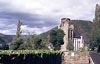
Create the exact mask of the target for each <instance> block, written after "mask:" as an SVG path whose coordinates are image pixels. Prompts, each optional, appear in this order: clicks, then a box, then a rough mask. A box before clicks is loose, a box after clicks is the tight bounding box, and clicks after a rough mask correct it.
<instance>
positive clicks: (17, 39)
mask: <svg viewBox="0 0 100 64" xmlns="http://www.w3.org/2000/svg"><path fill="white" fill-rule="evenodd" d="M21 25H22V23H21V22H20V20H19V21H18V24H17V32H16V36H15V38H14V39H13V41H12V43H11V45H10V49H12V50H17V49H20V48H19V47H20V45H21V44H23V39H22V38H21Z"/></svg>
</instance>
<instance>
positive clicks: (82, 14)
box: [0, 0, 100, 34]
mask: <svg viewBox="0 0 100 64" xmlns="http://www.w3.org/2000/svg"><path fill="white" fill-rule="evenodd" d="M0 3H3V4H5V5H7V6H5V7H4V8H3V7H1V8H0V11H7V12H22V13H30V14H39V15H41V17H42V16H44V17H53V18H55V19H56V20H58V22H59V20H60V18H61V17H69V18H71V19H82V20H91V21H92V19H93V17H94V13H95V12H94V11H95V5H96V4H97V3H100V0H6V1H5V0H0ZM0 21H1V19H0ZM3 21H7V20H6V19H3ZM0 23H2V24H0V27H1V26H2V27H4V26H5V24H3V23H4V22H0ZM40 23H44V21H40ZM9 27H11V26H9ZM50 28H51V26H49V27H45V26H44V27H41V28H37V27H28V26H27V25H23V26H22V30H23V31H24V33H23V34H26V33H27V31H35V33H37V34H39V33H42V32H44V31H47V30H49V29H50ZM14 31H15V27H13V28H11V29H9V30H0V32H1V33H5V34H10V33H13V32H14ZM6 32H7V33H6ZM13 34H14V33H13Z"/></svg>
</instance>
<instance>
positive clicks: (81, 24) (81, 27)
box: [39, 20, 92, 43]
mask: <svg viewBox="0 0 100 64" xmlns="http://www.w3.org/2000/svg"><path fill="white" fill-rule="evenodd" d="M71 24H74V29H75V30H74V31H75V32H76V33H75V35H76V36H78V35H79V34H80V35H82V36H83V37H84V39H85V43H89V40H90V37H91V30H92V22H91V21H86V20H72V21H71ZM55 29H58V28H57V27H55V28H52V29H51V30H55ZM51 30H49V31H47V32H44V33H42V34H40V35H39V37H41V38H42V39H47V35H48V34H49V32H50V31H51Z"/></svg>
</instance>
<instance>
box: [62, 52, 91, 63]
mask: <svg viewBox="0 0 100 64" xmlns="http://www.w3.org/2000/svg"><path fill="white" fill-rule="evenodd" d="M62 64H89V57H88V52H74V53H72V52H63V54H62Z"/></svg>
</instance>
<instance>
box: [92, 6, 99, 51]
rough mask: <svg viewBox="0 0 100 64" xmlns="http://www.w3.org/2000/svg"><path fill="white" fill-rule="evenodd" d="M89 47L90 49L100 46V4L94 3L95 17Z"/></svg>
mask: <svg viewBox="0 0 100 64" xmlns="http://www.w3.org/2000/svg"><path fill="white" fill-rule="evenodd" d="M90 47H91V49H92V50H94V48H95V47H97V48H100V6H99V5H98V4H97V5H96V10H95V18H94V20H93V24H92V38H91V43H90ZM98 50H99V49H98ZM98 52H99V51H98Z"/></svg>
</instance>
